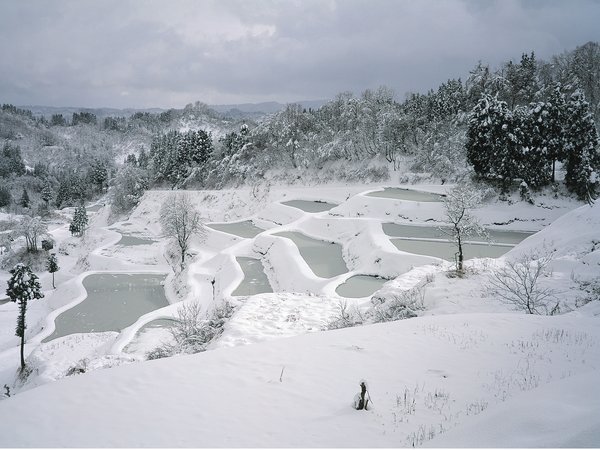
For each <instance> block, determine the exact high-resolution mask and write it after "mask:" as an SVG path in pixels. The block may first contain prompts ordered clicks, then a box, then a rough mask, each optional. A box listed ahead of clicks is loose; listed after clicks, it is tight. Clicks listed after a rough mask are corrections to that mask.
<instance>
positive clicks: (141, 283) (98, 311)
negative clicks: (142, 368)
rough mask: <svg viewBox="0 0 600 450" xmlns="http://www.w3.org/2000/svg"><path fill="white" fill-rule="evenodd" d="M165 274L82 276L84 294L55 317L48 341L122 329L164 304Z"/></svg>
mask: <svg viewBox="0 0 600 450" xmlns="http://www.w3.org/2000/svg"><path fill="white" fill-rule="evenodd" d="M164 279H165V275H159V274H124V273H118V274H117V273H101V274H92V275H88V276H87V277H85V278H84V279H83V286H84V287H85V289H86V291H87V297H86V298H85V299H84V300H83V301H82V302H81V303H79V304H77V305H75V306H74V307H72V308H70V309H68V310H66V311H64V312H63V313H62V314H60V315H59V316H58V317H57V318H56V319H55V324H56V329H55V331H54V333H52V334H51V335H50V336H48V337H47V338H46V339H44V342H48V341H50V340H52V339H56V338H57V337H62V336H67V335H69V334H72V333H91V332H99V331H121V330H122V329H124V328H126V327H128V326H129V325H131V324H132V323H134V322H135V321H136V320H138V318H139V317H140V316H142V315H144V314H146V313H148V312H150V311H154V310H155V309H158V308H162V307H163V306H167V305H168V304H169V302H167V299H166V297H165V290H164V288H163V286H162V284H161V283H162V282H163V281H164Z"/></svg>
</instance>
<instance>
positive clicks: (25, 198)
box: [19, 188, 31, 208]
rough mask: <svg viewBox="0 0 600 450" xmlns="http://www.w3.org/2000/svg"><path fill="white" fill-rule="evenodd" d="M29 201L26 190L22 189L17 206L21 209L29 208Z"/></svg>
mask: <svg viewBox="0 0 600 450" xmlns="http://www.w3.org/2000/svg"><path fill="white" fill-rule="evenodd" d="M30 203H31V201H30V200H29V194H28V193H27V189H25V188H23V193H22V194H21V199H20V200H19V204H20V205H21V206H22V207H23V208H29V204H30Z"/></svg>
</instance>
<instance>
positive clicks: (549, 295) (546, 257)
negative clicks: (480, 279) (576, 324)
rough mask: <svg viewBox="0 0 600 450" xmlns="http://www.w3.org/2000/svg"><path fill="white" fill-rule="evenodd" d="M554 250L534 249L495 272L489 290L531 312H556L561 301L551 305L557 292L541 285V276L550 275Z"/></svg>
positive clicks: (501, 298)
mask: <svg viewBox="0 0 600 450" xmlns="http://www.w3.org/2000/svg"><path fill="white" fill-rule="evenodd" d="M553 254H554V253H553V252H551V251H548V250H542V251H531V252H529V253H526V254H524V255H523V256H521V257H520V258H519V259H517V260H512V261H511V260H509V261H506V264H505V265H504V266H503V267H502V268H500V269H499V270H496V271H494V272H492V274H491V276H490V280H489V284H488V286H487V291H488V292H489V293H490V294H491V295H494V296H496V297H498V298H500V300H502V301H503V302H504V303H508V304H510V305H514V306H515V307H516V308H517V309H522V310H524V311H526V312H527V313H528V314H554V313H555V312H556V311H557V309H558V303H557V304H556V305H555V306H554V307H553V308H552V309H550V308H549V306H550V303H551V302H552V300H554V298H555V292H554V290H553V289H550V288H548V287H542V286H540V283H539V281H540V277H543V276H545V275H547V273H548V271H547V268H548V264H549V263H550V261H551V260H552V256H553Z"/></svg>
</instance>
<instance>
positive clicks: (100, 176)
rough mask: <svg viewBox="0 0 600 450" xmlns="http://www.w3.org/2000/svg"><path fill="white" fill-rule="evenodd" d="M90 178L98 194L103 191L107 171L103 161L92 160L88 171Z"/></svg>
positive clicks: (106, 179)
mask: <svg viewBox="0 0 600 450" xmlns="http://www.w3.org/2000/svg"><path fill="white" fill-rule="evenodd" d="M134 158H135V156H134ZM90 178H91V180H92V183H93V184H95V185H96V187H97V191H98V192H102V191H104V188H105V187H106V185H107V182H108V169H107V168H106V164H105V163H104V162H103V161H100V160H98V159H96V160H94V162H93V163H92V167H91V169H90Z"/></svg>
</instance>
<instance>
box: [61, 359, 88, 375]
mask: <svg viewBox="0 0 600 450" xmlns="http://www.w3.org/2000/svg"><path fill="white" fill-rule="evenodd" d="M88 364H89V360H88V359H87V358H84V359H82V360H81V361H78V362H77V363H76V364H75V365H73V366H71V367H69V368H68V369H67V372H66V373H65V377H70V376H71V375H79V374H81V373H86V372H87V370H88Z"/></svg>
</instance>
